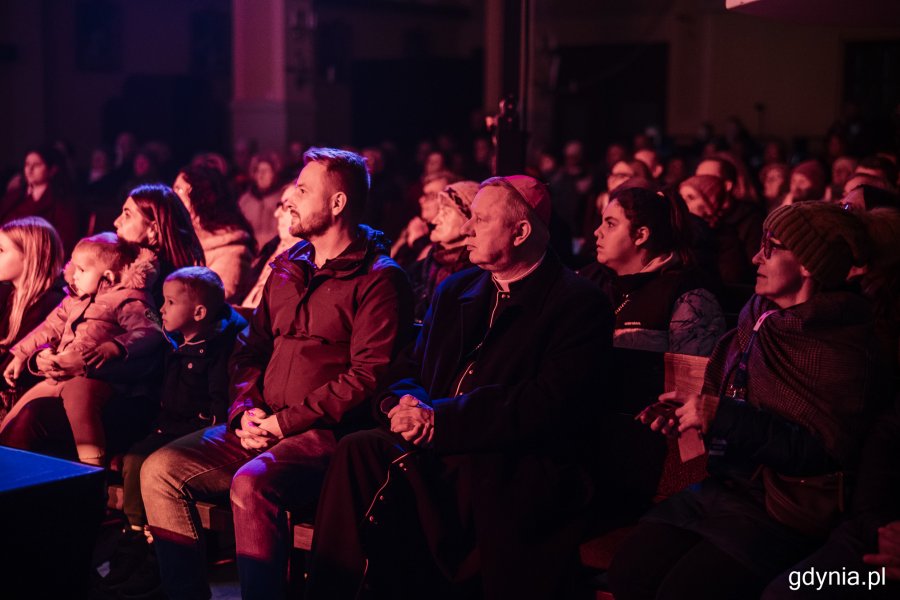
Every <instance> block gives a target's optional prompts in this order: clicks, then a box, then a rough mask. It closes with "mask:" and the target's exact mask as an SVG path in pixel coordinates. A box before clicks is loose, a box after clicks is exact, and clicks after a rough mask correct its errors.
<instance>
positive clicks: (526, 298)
mask: <svg viewBox="0 0 900 600" xmlns="http://www.w3.org/2000/svg"><path fill="white" fill-rule="evenodd" d="M561 270H562V263H560V262H559V258H558V257H557V256H556V254H555V253H554V252H553V251H552V250H551V249H549V248H548V249H547V253H546V254H545V255H544V259H543V260H542V261H541V264H540V265H539V266H538V268H537V269H535V270H534V271H532V272H531V273H530V274H529V275H528V276H527V277H525V278H523V279H519V280H518V281H513V282H512V283H510V285H509V295H510V304H511V305H524V306H530V307H537V306H540V305H542V304H543V303H544V299H545V298H546V297H547V294H548V293H549V292H550V290H551V289H552V287H553V283H554V281H555V280H556V278H557V277H558V276H559V273H560V271H561ZM496 289H497V287H496V286H495V285H494V282H493V280H492V279H491V274H490V273H489V272H488V271H482V273H481V275H480V276H479V277H476V278H475V279H474V280H473V281H472V282H471V283H470V284H469V286H468V287H466V289H464V290H463V291H462V293H461V294H460V295H459V301H460V302H461V303H469V302H473V301H475V300H476V299H478V298H483V297H484V296H485V295H488V294H493V293H494V292H495V291H496Z"/></svg>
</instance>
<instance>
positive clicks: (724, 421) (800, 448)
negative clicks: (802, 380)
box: [708, 398, 840, 475]
mask: <svg viewBox="0 0 900 600" xmlns="http://www.w3.org/2000/svg"><path fill="white" fill-rule="evenodd" d="M708 437H713V438H721V439H724V440H725V441H726V442H728V446H727V449H726V453H727V454H729V455H732V456H736V457H740V458H743V459H746V460H750V461H753V462H756V463H758V464H761V465H766V466H769V467H772V468H773V469H775V470H776V471H778V472H779V473H783V474H785V475H819V474H822V473H830V472H834V471H835V470H838V469H839V468H840V466H839V465H838V464H837V461H836V460H835V459H833V458H832V457H831V456H830V455H829V454H828V452H827V450H826V449H825V445H824V443H823V442H822V440H821V439H819V438H818V437H817V436H816V435H815V434H813V433H812V432H811V431H809V430H808V429H806V428H805V427H803V426H801V425H799V424H797V423H794V422H793V421H789V420H788V419H785V418H783V417H781V416H779V415H776V414H775V413H772V412H770V411H767V410H764V409H759V408H756V407H755V406H752V405H750V404H748V403H747V402H740V401H737V400H732V399H730V398H722V399H721V400H720V401H719V408H718V410H717V411H716V416H715V418H714V419H713V422H712V425H711V426H710V430H709V433H708Z"/></svg>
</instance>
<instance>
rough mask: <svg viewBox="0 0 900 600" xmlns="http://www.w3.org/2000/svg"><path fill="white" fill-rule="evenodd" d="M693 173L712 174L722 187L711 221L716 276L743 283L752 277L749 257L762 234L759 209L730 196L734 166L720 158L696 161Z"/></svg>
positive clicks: (724, 281) (735, 179) (735, 171)
mask: <svg viewBox="0 0 900 600" xmlns="http://www.w3.org/2000/svg"><path fill="white" fill-rule="evenodd" d="M696 175H712V176H715V177H718V178H719V179H721V180H722V184H723V186H724V187H725V198H724V200H723V205H722V206H721V207H720V208H719V214H718V217H717V218H716V219H715V223H714V224H711V226H712V227H713V231H714V233H715V236H716V240H717V249H718V260H719V277H720V279H721V281H722V283H723V284H725V285H732V286H733V285H746V284H750V283H752V281H753V274H754V273H753V265H752V263H751V259H752V258H753V256H754V255H755V254H756V251H757V249H758V248H759V242H760V237H761V235H762V220H763V214H762V210H761V209H760V208H759V207H758V206H756V205H755V204H753V203H751V202H738V201H736V200H735V199H734V198H733V197H732V195H731V194H732V191H733V190H734V189H735V185H736V182H737V177H738V175H737V170H736V169H735V168H734V165H733V164H732V163H731V162H729V161H727V160H725V159H723V158H718V157H715V158H707V159H705V160H704V161H703V162H701V163H700V164H699V165H697V170H696Z"/></svg>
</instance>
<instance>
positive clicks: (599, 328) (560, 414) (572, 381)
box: [433, 288, 613, 454]
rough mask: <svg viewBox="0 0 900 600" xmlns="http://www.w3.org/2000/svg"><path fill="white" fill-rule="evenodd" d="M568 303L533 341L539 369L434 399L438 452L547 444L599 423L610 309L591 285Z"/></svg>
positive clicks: (607, 358) (609, 340)
mask: <svg viewBox="0 0 900 600" xmlns="http://www.w3.org/2000/svg"><path fill="white" fill-rule="evenodd" d="M564 304H565V314H556V315H554V316H552V317H548V319H549V320H550V321H551V322H552V324H545V327H547V329H548V331H549V334H548V339H547V343H546V344H545V345H544V346H543V347H541V348H533V349H530V351H532V352H536V353H539V357H540V360H539V361H538V364H537V366H536V368H535V369H534V371H533V372H530V373H521V379H520V380H518V381H516V382H505V383H502V384H500V383H498V384H494V385H484V386H480V387H478V388H476V389H474V390H473V391H471V392H469V393H466V394H461V395H459V396H456V397H453V398H441V399H438V400H435V401H434V402H433V406H434V411H435V415H434V440H433V443H434V448H435V450H436V451H437V452H439V453H444V454H456V453H469V452H479V451H498V450H499V451H502V450H506V449H515V448H522V447H527V446H528V445H532V444H535V445H546V444H550V443H553V440H561V439H568V438H571V437H572V436H573V434H574V435H580V434H582V433H583V432H584V431H585V430H586V429H590V428H592V427H593V426H594V425H595V424H596V423H595V416H596V413H597V411H598V410H599V408H600V407H599V404H600V402H601V401H600V400H599V399H598V397H597V396H598V391H599V390H602V389H603V387H604V384H605V383H606V381H605V380H606V377H605V375H606V373H605V369H606V368H607V367H608V365H609V362H610V357H611V350H612V330H613V315H612V310H611V308H610V306H609V302H608V301H607V300H606V299H605V298H604V297H603V296H602V294H601V292H600V291H599V290H597V289H593V288H591V290H590V292H587V291H585V293H583V294H580V295H578V296H575V297H571V298H569V299H568V301H567V302H565V303H564ZM560 312H561V311H560Z"/></svg>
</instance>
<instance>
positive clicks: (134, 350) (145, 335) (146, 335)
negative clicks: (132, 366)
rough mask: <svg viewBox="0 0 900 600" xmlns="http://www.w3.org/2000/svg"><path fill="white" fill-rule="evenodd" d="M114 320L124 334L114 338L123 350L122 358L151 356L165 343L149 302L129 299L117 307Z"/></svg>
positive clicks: (147, 300)
mask: <svg viewBox="0 0 900 600" xmlns="http://www.w3.org/2000/svg"><path fill="white" fill-rule="evenodd" d="M116 320H117V321H118V322H119V325H120V326H121V327H122V329H124V330H125V333H123V334H122V335H118V336H116V337H115V338H114V340H115V342H116V343H117V344H119V345H120V346H121V347H122V348H123V349H124V350H125V356H124V358H126V359H127V358H140V357H142V356H149V355H150V354H153V353H154V352H156V351H157V350H159V348H160V347H161V346H162V345H163V344H164V343H165V341H166V337H165V334H164V333H163V331H162V327H161V326H160V324H159V317H158V316H157V314H156V309H155V308H153V305H152V304H151V302H150V300H149V296H148V298H147V299H146V300H139V299H137V298H130V299H128V300H126V301H125V302H123V303H122V304H120V305H119V309H118V310H117V311H116Z"/></svg>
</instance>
